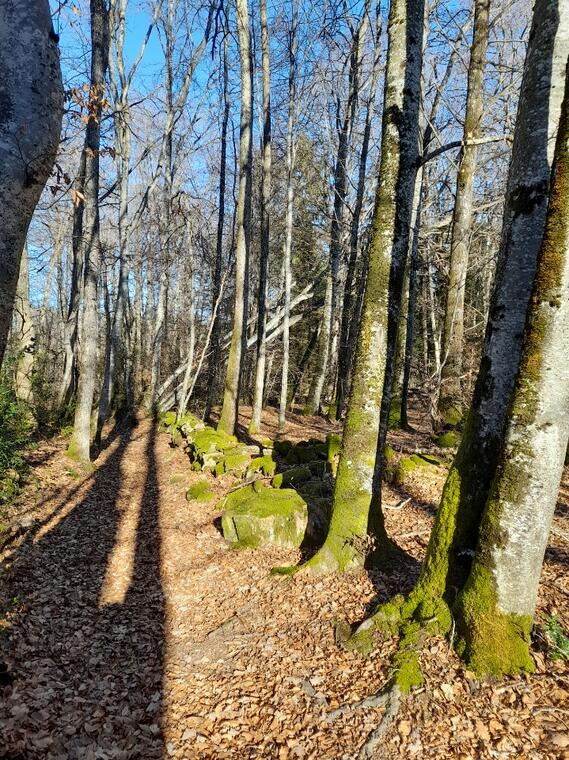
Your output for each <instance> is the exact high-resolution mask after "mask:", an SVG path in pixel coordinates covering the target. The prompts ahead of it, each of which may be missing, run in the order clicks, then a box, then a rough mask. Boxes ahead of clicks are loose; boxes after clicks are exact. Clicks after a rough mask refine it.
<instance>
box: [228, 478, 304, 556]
mask: <svg viewBox="0 0 569 760" xmlns="http://www.w3.org/2000/svg"><path fill="white" fill-rule="evenodd" d="M307 521H308V509H307V506H306V502H305V501H304V499H303V498H302V497H301V496H299V494H298V493H297V492H296V491H294V490H293V489H287V488H284V489H278V490H277V489H272V488H267V487H263V488H260V489H259V487H258V486H257V488H253V486H246V487H244V488H240V489H238V490H237V491H234V492H232V493H230V494H229V495H228V496H227V497H226V499H225V501H224V504H223V514H222V517H221V527H222V530H223V535H224V537H225V539H226V540H227V541H228V542H229V543H230V544H231V545H232V546H233V547H234V548H246V547H248V548H257V547H260V546H266V545H269V544H271V545H275V546H282V547H284V548H289V549H296V548H298V547H299V546H300V544H301V543H302V539H303V538H304V533H305V530H306V525H307Z"/></svg>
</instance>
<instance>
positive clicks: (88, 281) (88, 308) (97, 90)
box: [68, 0, 109, 465]
mask: <svg viewBox="0 0 569 760" xmlns="http://www.w3.org/2000/svg"><path fill="white" fill-rule="evenodd" d="M108 45H109V28H108V12H107V7H106V4H105V0H91V87H90V93H89V120H88V122H87V128H86V133H85V144H84V147H83V155H84V157H85V158H84V160H85V164H84V166H85V181H84V186H83V195H84V210H83V219H82V230H81V240H80V251H81V255H80V260H83V261H84V262H85V263H84V284H83V315H82V316H83V319H82V330H81V341H80V354H79V385H78V390H77V405H76V408H75V420H74V425H73V436H72V438H71V441H70V443H69V448H68V455H69V456H71V457H72V458H73V459H76V460H77V461H79V462H80V463H82V464H84V465H86V464H88V463H89V461H90V451H89V449H90V440H91V411H92V408H93V399H94V396H95V385H96V381H97V341H98V332H99V328H98V317H97V305H98V294H97V290H98V288H97V284H98V283H97V281H98V278H99V268H100V259H101V250H100V240H99V151H100V143H101V114H102V111H103V101H104V98H105V71H106V68H107V62H108Z"/></svg>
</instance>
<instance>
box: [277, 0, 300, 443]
mask: <svg viewBox="0 0 569 760" xmlns="http://www.w3.org/2000/svg"><path fill="white" fill-rule="evenodd" d="M298 6H299V0H293V6H292V22H291V29H290V40H289V71H288V123H287V134H286V219H285V239H284V243H283V270H284V315H283V359H282V370H281V393H280V399H279V430H284V427H285V422H286V408H287V402H288V370H289V354H290V339H289V330H290V295H291V293H290V291H291V287H292V284H291V283H292V272H291V252H292V223H293V205H294V176H293V173H294V160H295V139H294V129H295V123H294V122H295V107H296V104H295V100H296V55H297V47H298V42H297V26H298Z"/></svg>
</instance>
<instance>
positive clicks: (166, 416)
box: [160, 412, 176, 428]
mask: <svg viewBox="0 0 569 760" xmlns="http://www.w3.org/2000/svg"><path fill="white" fill-rule="evenodd" d="M160 423H161V425H162V427H163V428H169V427H170V425H175V424H176V412H164V413H163V414H161V415H160Z"/></svg>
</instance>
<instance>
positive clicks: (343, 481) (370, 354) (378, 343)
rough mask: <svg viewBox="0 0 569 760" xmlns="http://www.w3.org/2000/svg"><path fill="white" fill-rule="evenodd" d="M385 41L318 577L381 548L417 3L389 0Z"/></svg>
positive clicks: (415, 124) (415, 112)
mask: <svg viewBox="0 0 569 760" xmlns="http://www.w3.org/2000/svg"><path fill="white" fill-rule="evenodd" d="M388 35H389V47H388V53H387V69H386V79H385V101H384V106H383V130H382V142H381V164H380V170H379V183H378V188H377V195H376V204H375V210H374V216H373V224H372V230H371V238H370V251H369V263H368V274H367V282H366V290H365V295H364V302H363V311H362V317H361V324H360V330H359V335H358V340H357V346H356V353H355V362H354V373H353V380H352V387H351V390H350V396H349V402H348V411H347V414H346V422H345V427H344V435H343V440H342V449H341V453H340V461H339V464H338V474H337V478H336V488H335V490H334V501H333V506H332V518H331V522H330V528H329V532H328V536H327V538H326V541H325V543H324V546H323V547H322V549H320V551H319V552H318V553H317V554H316V555H315V556H314V557H313V558H312V559H311V560H310V561H309V562H308V563H307V564H308V566H309V567H310V568H312V569H316V570H319V571H323V570H324V571H326V570H328V571H330V570H349V569H352V568H356V567H361V566H362V565H363V564H364V560H365V556H366V550H367V549H368V548H369V547H366V537H367V536H368V530H371V531H372V533H373V538H374V540H375V541H376V550H377V551H376V556H377V558H378V559H381V558H384V557H385V556H386V553H387V552H388V547H389V543H388V539H387V535H386V532H385V528H384V525H383V518H382V514H381V506H380V504H379V503H378V502H379V499H377V501H376V500H375V499H373V501H374V503H373V504H372V497H373V496H374V495H375V496H376V498H377V491H376V490H375V491H374V486H375V483H374V480H375V477H376V472H377V470H376V457H377V444H378V436H379V419H380V406H381V398H382V390H383V383H384V378H385V366H386V360H387V359H388V357H387V348H388V345H387V340H388V334H387V330H388V320H389V319H390V318H398V316H399V314H398V312H397V313H393V310H394V304H393V302H392V303H389V300H390V295H391V299H393V298H394V297H395V298H397V297H398V298H399V301H400V299H401V285H402V276H403V268H404V266H405V256H406V253H407V246H408V235H409V225H410V217H411V204H412V196H413V187H414V182H415V175H416V171H417V154H418V147H417V146H418V130H419V100H420V75H421V65H422V50H423V3H421V2H418V3H412V4H411V3H408V2H406V0H393V2H392V4H391V8H390V13H389V25H388ZM390 283H391V288H390ZM390 310H391V311H392V313H391V314H390Z"/></svg>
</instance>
